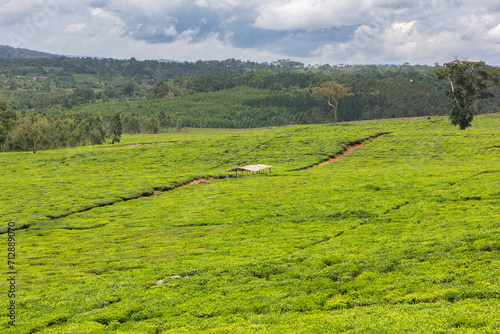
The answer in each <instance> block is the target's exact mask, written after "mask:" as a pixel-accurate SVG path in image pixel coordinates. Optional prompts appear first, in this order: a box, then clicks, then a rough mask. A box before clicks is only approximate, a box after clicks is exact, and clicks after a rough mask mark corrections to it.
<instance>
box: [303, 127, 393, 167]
mask: <svg viewBox="0 0 500 334" xmlns="http://www.w3.org/2000/svg"><path fill="white" fill-rule="evenodd" d="M383 137H384V135H380V136H377V137H372V138H370V139H369V141H371V140H373V139H378V138H383ZM364 144H365V143H360V144H354V145H349V146H347V147H346V148H345V149H344V150H343V151H342V153H340V154H339V155H337V156H336V157H333V158H331V159H328V160H326V161H323V162H322V163H320V164H317V165H314V166H312V167H311V168H316V167H321V166H324V165H326V164H329V163H332V162H334V161H337V160H340V159H342V158H343V157H344V156H346V155H347V154H349V153H351V152H352V151H354V150H357V149H358V148H360V147H362V146H363V145H364Z"/></svg>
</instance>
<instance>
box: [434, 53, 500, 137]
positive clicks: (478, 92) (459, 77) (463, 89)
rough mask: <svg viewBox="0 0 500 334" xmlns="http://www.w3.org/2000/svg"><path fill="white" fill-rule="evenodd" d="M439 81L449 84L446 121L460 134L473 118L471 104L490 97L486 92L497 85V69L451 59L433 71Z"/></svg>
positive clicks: (498, 75)
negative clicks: (449, 108)
mask: <svg viewBox="0 0 500 334" xmlns="http://www.w3.org/2000/svg"><path fill="white" fill-rule="evenodd" d="M435 73H436V76H437V77H438V78H439V79H446V80H448V81H449V82H450V85H451V89H449V90H448V91H447V92H446V95H447V96H448V97H450V98H451V99H452V100H453V103H454V106H453V108H452V110H451V111H450V121H451V123H452V124H453V125H458V126H459V127H460V129H461V130H464V129H466V128H468V127H469V126H471V122H472V119H473V118H474V114H475V112H474V110H473V109H472V106H473V104H474V103H475V102H476V101H478V100H482V99H488V98H491V97H493V96H494V95H493V94H492V93H491V92H490V91H489V90H488V89H489V88H490V87H491V86H493V85H498V84H499V83H500V69H499V68H498V67H490V66H487V65H486V64H485V63H484V62H483V61H477V62H474V61H467V60H460V59H455V60H454V61H452V62H449V63H446V64H444V67H442V68H439V69H437V70H436V71H435Z"/></svg>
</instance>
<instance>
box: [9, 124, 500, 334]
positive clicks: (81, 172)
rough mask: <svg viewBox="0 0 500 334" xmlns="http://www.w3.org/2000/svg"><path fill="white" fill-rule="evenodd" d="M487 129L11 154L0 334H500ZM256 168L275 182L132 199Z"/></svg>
mask: <svg viewBox="0 0 500 334" xmlns="http://www.w3.org/2000/svg"><path fill="white" fill-rule="evenodd" d="M499 129H500V118H499V117H498V115H492V116H490V117H489V118H478V119H476V120H474V125H473V127H472V128H471V129H469V130H467V131H459V130H456V128H455V127H453V126H451V125H449V124H448V122H447V121H446V120H445V119H431V120H418V121H406V122H402V121H399V122H378V123H358V124H342V125H339V126H336V127H334V126H330V125H315V126H294V127H286V128H279V129H273V130H258V131H257V130H252V131H242V130H238V131H222V130H203V131H201V130H193V129H190V130H183V131H178V132H172V133H169V134H157V135H134V136H123V137H122V142H121V143H120V145H121V146H116V145H115V146H111V145H101V146H93V147H90V146H89V147H78V148H69V149H64V150H53V151H44V152H41V153H40V154H37V155H33V154H25V153H6V154H4V155H3V156H2V158H3V159H2V161H1V162H0V163H1V164H2V166H1V167H2V168H0V173H2V174H4V175H2V177H1V178H0V182H1V184H2V189H12V191H8V192H6V193H2V194H0V196H1V197H0V198H1V203H2V207H5V208H6V210H4V212H5V213H4V216H3V219H2V220H4V221H13V222H16V224H17V226H18V227H19V228H22V227H24V229H23V230H18V231H17V240H18V247H19V250H22V251H20V252H19V259H18V262H19V264H18V269H17V270H18V271H19V273H22V275H19V282H18V287H19V288H18V289H19V293H18V296H17V297H16V298H17V299H16V300H17V306H18V308H17V317H18V322H17V323H16V327H15V328H12V327H9V326H8V320H9V319H8V318H7V317H5V316H3V317H2V318H1V320H0V328H1V330H2V332H5V333H30V332H31V333H34V332H39V333H68V332H71V333H86V332H92V333H104V332H109V331H112V332H129V333H130V332H135V333H226V332H238V333H257V332H267V333H284V332H295V333H338V332H344V333H408V332H416V333H495V332H498V330H499V328H500V323H499V322H498V319H499V318H500V311H499V310H500V302H499V300H500V298H499V296H500V281H499V277H500V271H499V268H500V263H499V258H500V257H499V252H500V244H499V241H498V240H499V236H500V225H499V222H500V209H499V208H500V206H499V205H498V204H499V203H500V192H499V189H500V183H499V180H500V178H499V173H500V169H499V166H500V160H499V159H500V155H499V154H498V153H499V152H498V150H499V149H498V147H500V141H499V138H500V133H499ZM380 133H386V135H385V136H384V137H383V138H379V139H376V140H373V141H371V142H369V143H367V144H365V145H364V146H363V147H362V148H360V149H358V150H356V151H354V152H352V153H350V154H349V155H347V156H345V157H344V158H342V159H340V160H338V161H336V162H334V163H331V164H328V165H324V166H322V167H319V168H313V169H307V170H300V171H297V169H300V168H303V167H307V166H311V165H313V164H315V163H319V162H320V161H323V160H326V159H328V158H329V157H331V156H333V155H335V154H336V153H338V152H340V151H341V150H342V148H343V147H345V146H346V145H348V144H349V143H351V142H357V141H360V140H363V139H364V138H368V137H370V136H374V135H377V134H380ZM21 162H22V163H21ZM250 163H267V164H270V165H273V166H274V168H273V172H272V173H271V174H265V175H255V176H250V177H242V178H239V179H236V178H229V179H225V178H222V179H220V180H216V181H213V182H210V183H208V184H206V185H202V184H199V185H192V186H189V187H184V188H179V189H176V190H173V191H170V192H166V193H163V194H159V195H156V196H152V197H146V198H140V199H132V198H136V197H138V196H139V195H140V194H144V193H146V194H148V193H149V194H151V193H152V192H153V190H154V189H166V188H169V187H173V186H174V185H176V184H182V183H185V182H187V181H189V180H192V179H196V178H198V177H199V176H201V177H204V178H209V177H224V176H225V173H224V170H225V169H227V168H230V167H234V166H239V165H244V164H250ZM294 170H295V171H294ZM7 176H8V177H7ZM124 199H130V200H128V201H125V200H124ZM13 202H16V204H13ZM111 203H114V204H113V205H106V204H111ZM87 209H89V210H88V211H84V212H80V211H83V210H87ZM78 212H80V213H78ZM72 213H73V214H72ZM68 214H69V215H68ZM64 215H68V216H66V217H63V216H64ZM49 217H52V218H53V219H51V218H49Z"/></svg>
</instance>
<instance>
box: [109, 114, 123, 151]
mask: <svg viewBox="0 0 500 334" xmlns="http://www.w3.org/2000/svg"><path fill="white" fill-rule="evenodd" d="M121 136H122V120H121V117H120V113H116V114H115V115H114V116H113V119H112V120H111V138H112V139H111V143H112V144H114V143H119V142H120V137H121Z"/></svg>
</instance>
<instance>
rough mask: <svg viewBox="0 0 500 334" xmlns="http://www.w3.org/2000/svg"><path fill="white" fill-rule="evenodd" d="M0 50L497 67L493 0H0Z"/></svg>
mask: <svg viewBox="0 0 500 334" xmlns="http://www.w3.org/2000/svg"><path fill="white" fill-rule="evenodd" d="M0 45H9V46H13V47H20V48H27V49H31V50H37V51H44V52H49V53H55V54H61V55H78V56H89V57H106V58H108V57H109V58H118V59H129V58H132V57H135V58H136V59H140V60H144V59H171V60H177V61H197V60H224V59H228V58H235V59H240V60H242V61H247V60H250V61H256V62H272V61H275V60H278V59H291V60H295V61H300V62H303V63H304V64H306V65H318V64H322V65H323V64H331V65H335V64H404V63H406V62H408V63H410V64H412V65H414V64H421V65H424V64H427V65H434V64H435V63H439V64H442V63H445V62H449V61H451V60H453V59H454V58H455V57H458V58H461V59H469V60H473V61H477V60H482V61H485V62H486V63H487V64H490V65H500V1H499V0H399V1H397V0H265V1H262V0H163V1H162V0H74V1H64V0H0Z"/></svg>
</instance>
